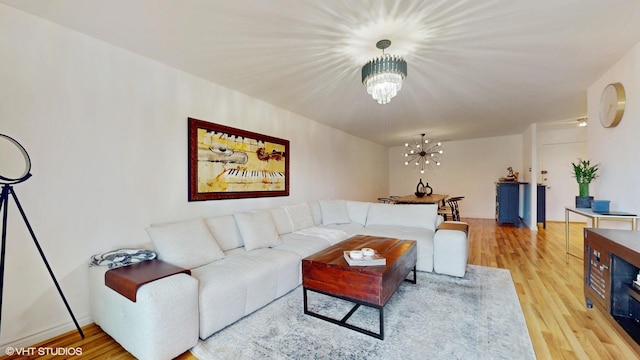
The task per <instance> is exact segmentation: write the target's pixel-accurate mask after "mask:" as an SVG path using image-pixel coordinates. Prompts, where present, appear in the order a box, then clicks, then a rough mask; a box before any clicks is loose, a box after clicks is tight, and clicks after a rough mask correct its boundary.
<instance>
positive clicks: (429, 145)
mask: <svg viewBox="0 0 640 360" xmlns="http://www.w3.org/2000/svg"><path fill="white" fill-rule="evenodd" d="M420 135H421V140H420V142H415V143H414V144H413V145H409V143H405V144H404V146H405V149H406V152H405V153H404V156H405V158H407V159H406V161H405V162H404V164H405V165H406V166H409V165H412V166H415V167H414V168H413V169H417V170H420V173H421V174H424V169H425V168H429V169H431V167H432V165H433V164H435V165H436V166H440V155H442V154H444V151H443V150H442V143H441V142H433V141H430V140H428V139H425V138H424V136H425V135H426V134H420Z"/></svg>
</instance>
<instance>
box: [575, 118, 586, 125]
mask: <svg viewBox="0 0 640 360" xmlns="http://www.w3.org/2000/svg"><path fill="white" fill-rule="evenodd" d="M577 120H578V126H580V127H583V126H587V118H586V117H582V118H578V119H577Z"/></svg>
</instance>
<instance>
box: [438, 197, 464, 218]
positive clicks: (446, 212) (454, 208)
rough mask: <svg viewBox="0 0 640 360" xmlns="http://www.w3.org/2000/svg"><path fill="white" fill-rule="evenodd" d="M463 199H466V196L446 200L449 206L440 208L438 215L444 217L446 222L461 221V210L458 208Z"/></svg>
mask: <svg viewBox="0 0 640 360" xmlns="http://www.w3.org/2000/svg"><path fill="white" fill-rule="evenodd" d="M462 199H464V196H455V197H451V198H448V199H446V203H447V204H446V205H445V206H441V207H440V209H439V211H438V214H439V215H442V217H443V218H444V220H445V221H448V220H452V221H460V209H459V207H458V202H460V201H461V200H462ZM449 218H450V219H449Z"/></svg>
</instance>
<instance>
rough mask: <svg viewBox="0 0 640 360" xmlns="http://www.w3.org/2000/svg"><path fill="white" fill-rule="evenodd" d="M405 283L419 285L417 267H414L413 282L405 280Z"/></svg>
mask: <svg viewBox="0 0 640 360" xmlns="http://www.w3.org/2000/svg"><path fill="white" fill-rule="evenodd" d="M404 281H408V282H410V283H412V284H416V283H418V276H417V275H416V267H415V266H414V267H413V280H411V279H404Z"/></svg>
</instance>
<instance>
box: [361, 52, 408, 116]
mask: <svg viewBox="0 0 640 360" xmlns="http://www.w3.org/2000/svg"><path fill="white" fill-rule="evenodd" d="M390 45H391V41H390V40H380V41H378V42H377V43H376V47H377V48H378V49H381V50H382V56H380V57H377V58H374V59H372V60H371V61H369V62H368V63H367V64H366V65H365V66H363V67H362V84H363V85H364V86H366V88H367V92H368V93H369V94H371V96H373V98H374V99H375V100H377V101H378V104H388V103H389V101H391V99H392V98H393V97H395V96H396V95H397V94H398V91H400V89H401V88H402V81H403V80H404V79H405V78H406V77H407V62H406V61H404V59H403V58H402V57H400V56H392V55H389V54H385V53H384V49H386V48H388V47H389V46H390Z"/></svg>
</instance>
